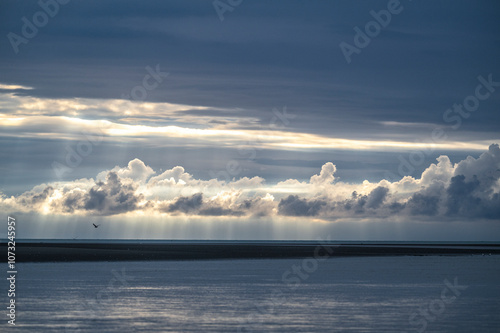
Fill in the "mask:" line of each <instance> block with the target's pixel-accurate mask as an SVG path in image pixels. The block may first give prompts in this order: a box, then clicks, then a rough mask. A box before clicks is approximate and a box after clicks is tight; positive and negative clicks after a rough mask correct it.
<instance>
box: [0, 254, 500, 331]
mask: <svg viewBox="0 0 500 333" xmlns="http://www.w3.org/2000/svg"><path fill="white" fill-rule="evenodd" d="M499 277H500V255H466V256H381V257H330V258H328V259H324V260H323V259H321V260H318V259H314V258H294V259H238V260H233V259H231V260H187V261H109V262H46V263H18V264H17V274H16V286H15V289H16V290H15V301H16V302H15V304H16V308H15V314H16V317H15V326H14V325H11V324H9V323H8V320H10V319H9V317H8V314H9V312H8V311H9V310H8V309H6V306H7V305H8V304H9V303H8V302H9V299H8V298H7V290H8V288H9V284H8V281H6V279H4V282H3V283H2V284H1V287H2V291H1V293H2V297H1V298H0V300H3V304H4V305H3V309H4V313H5V314H7V315H4V316H3V319H2V320H3V322H2V323H0V331H1V332H36V333H43V332H121V333H123V332H218V333H220V332H287V333H288V332H500V284H499V281H500V279H499Z"/></svg>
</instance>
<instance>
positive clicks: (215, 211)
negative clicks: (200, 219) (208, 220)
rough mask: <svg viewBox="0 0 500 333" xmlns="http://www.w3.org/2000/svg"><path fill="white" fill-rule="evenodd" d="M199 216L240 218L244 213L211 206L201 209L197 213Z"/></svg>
mask: <svg viewBox="0 0 500 333" xmlns="http://www.w3.org/2000/svg"><path fill="white" fill-rule="evenodd" d="M199 215H205V216H242V215H245V213H244V212H241V211H235V210H232V209H227V208H223V207H220V206H212V207H207V208H204V209H201V210H200V211H199Z"/></svg>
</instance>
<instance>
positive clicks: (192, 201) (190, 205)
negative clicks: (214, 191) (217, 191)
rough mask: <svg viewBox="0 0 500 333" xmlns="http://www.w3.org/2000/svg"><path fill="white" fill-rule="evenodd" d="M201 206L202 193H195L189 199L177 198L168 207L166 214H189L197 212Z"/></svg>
mask: <svg viewBox="0 0 500 333" xmlns="http://www.w3.org/2000/svg"><path fill="white" fill-rule="evenodd" d="M202 204H203V193H196V194H193V195H192V196H190V197H183V196H181V197H178V198H177V199H176V200H175V202H174V203H172V204H170V205H168V207H167V211H168V212H183V213H190V212H194V211H198V210H199V209H200V207H201V205H202Z"/></svg>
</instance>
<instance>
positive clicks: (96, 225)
mask: <svg viewBox="0 0 500 333" xmlns="http://www.w3.org/2000/svg"><path fill="white" fill-rule="evenodd" d="M92 225H93V226H94V228H97V227H98V226H100V224H95V223H92Z"/></svg>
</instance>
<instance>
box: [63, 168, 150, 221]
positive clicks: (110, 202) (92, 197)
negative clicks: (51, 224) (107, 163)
mask: <svg viewBox="0 0 500 333" xmlns="http://www.w3.org/2000/svg"><path fill="white" fill-rule="evenodd" d="M135 191H136V187H135V186H134V185H132V184H128V185H125V184H123V183H122V182H121V181H120V179H119V177H118V175H117V174H116V173H115V172H109V173H108V175H107V176H106V182H97V183H96V185H95V186H94V187H92V188H91V189H90V190H89V192H88V193H87V194H86V195H85V198H84V205H83V207H82V208H83V209H85V210H89V211H92V212H94V213H95V214H99V215H113V214H120V213H126V212H129V211H134V210H136V209H137V204H138V203H139V201H140V200H141V199H142V198H143V195H142V194H138V195H136V193H135ZM70 209H71V208H70Z"/></svg>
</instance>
